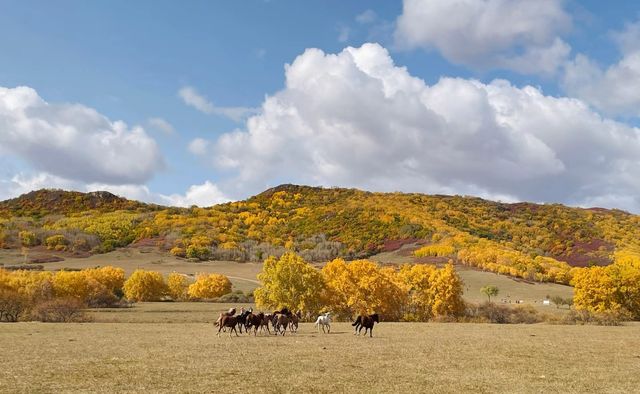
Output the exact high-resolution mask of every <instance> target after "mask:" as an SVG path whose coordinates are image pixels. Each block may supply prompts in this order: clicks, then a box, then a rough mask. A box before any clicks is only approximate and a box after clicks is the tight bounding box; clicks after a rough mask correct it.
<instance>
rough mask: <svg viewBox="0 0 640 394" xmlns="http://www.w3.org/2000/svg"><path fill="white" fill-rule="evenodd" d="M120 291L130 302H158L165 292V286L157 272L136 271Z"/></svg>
mask: <svg viewBox="0 0 640 394" xmlns="http://www.w3.org/2000/svg"><path fill="white" fill-rule="evenodd" d="M122 290H123V292H124V296H125V297H126V298H127V299H128V300H131V301H158V300H160V298H162V296H163V295H164V294H165V293H166V292H167V286H166V284H165V283H164V279H163V278H162V275H160V273H159V272H154V271H145V270H136V271H135V272H134V273H133V274H131V276H130V277H129V279H127V280H126V282H124V286H123V288H122Z"/></svg>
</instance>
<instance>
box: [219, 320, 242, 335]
mask: <svg viewBox="0 0 640 394" xmlns="http://www.w3.org/2000/svg"><path fill="white" fill-rule="evenodd" d="M236 325H238V318H237V317H236V316H229V315H223V316H222V319H221V320H220V326H219V327H218V336H220V331H222V329H223V328H225V327H229V328H230V330H229V336H231V332H235V333H236V336H239V335H238V331H236Z"/></svg>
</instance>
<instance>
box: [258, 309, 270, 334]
mask: <svg viewBox="0 0 640 394" xmlns="http://www.w3.org/2000/svg"><path fill="white" fill-rule="evenodd" d="M272 321H273V320H272V316H271V313H267V314H266V315H264V317H263V318H262V322H261V323H260V331H264V329H265V328H266V329H267V332H268V333H269V334H271V330H269V323H270V322H272ZM272 326H273V324H272Z"/></svg>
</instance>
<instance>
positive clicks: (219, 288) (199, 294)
mask: <svg viewBox="0 0 640 394" xmlns="http://www.w3.org/2000/svg"><path fill="white" fill-rule="evenodd" d="M174 282H175V279H174ZM230 292H231V281H229V278H227V277H226V276H224V275H220V274H200V275H198V278H197V279H196V281H195V282H194V283H192V284H191V285H190V286H189V289H188V294H189V297H191V298H217V297H221V296H223V295H225V294H227V293H230Z"/></svg>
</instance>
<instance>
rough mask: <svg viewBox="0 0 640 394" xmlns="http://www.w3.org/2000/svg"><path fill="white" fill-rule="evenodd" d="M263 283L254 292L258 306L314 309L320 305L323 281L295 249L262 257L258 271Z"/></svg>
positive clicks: (318, 308) (317, 308)
mask: <svg viewBox="0 0 640 394" xmlns="http://www.w3.org/2000/svg"><path fill="white" fill-rule="evenodd" d="M258 279H259V280H260V281H261V282H262V286H261V287H259V288H257V289H255V290H254V292H253V294H254V297H255V300H256V304H257V305H258V307H261V308H283V307H287V308H289V309H290V310H305V311H310V312H317V311H319V310H320V309H321V305H322V296H323V292H324V281H323V278H322V275H321V274H320V272H319V271H318V270H317V269H315V268H314V267H313V266H311V265H310V264H308V263H306V262H305V261H304V260H303V259H302V258H301V257H300V256H298V255H296V254H294V253H285V254H284V255H282V257H280V258H279V259H276V258H275V257H273V256H271V257H269V258H268V259H266V260H265V262H264V264H263V267H262V272H261V273H260V274H258Z"/></svg>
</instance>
